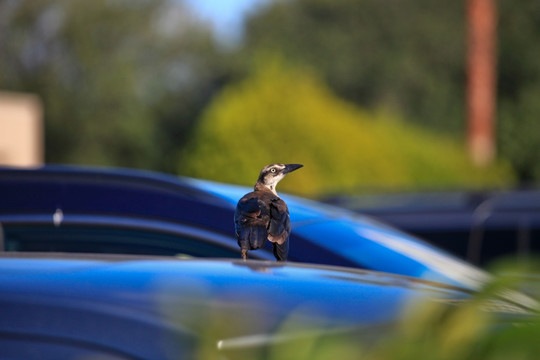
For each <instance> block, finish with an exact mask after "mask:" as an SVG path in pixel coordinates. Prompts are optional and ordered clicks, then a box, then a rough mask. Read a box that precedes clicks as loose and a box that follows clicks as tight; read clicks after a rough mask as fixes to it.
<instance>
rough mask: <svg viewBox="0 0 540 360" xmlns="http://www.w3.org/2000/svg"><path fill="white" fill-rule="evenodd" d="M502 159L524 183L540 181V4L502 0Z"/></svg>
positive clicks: (500, 84)
mask: <svg viewBox="0 0 540 360" xmlns="http://www.w3.org/2000/svg"><path fill="white" fill-rule="evenodd" d="M498 5H499V13H500V19H499V79H498V81H499V84H498V92H499V129H498V139H499V144H500V152H501V154H502V155H503V156H504V157H506V158H508V159H509V160H510V162H511V163H512V165H513V166H514V168H515V170H516V171H517V174H518V176H519V178H520V180H521V181H523V182H536V183H538V181H539V180H540V121H539V118H540V103H539V101H538V99H539V98H540V61H538V59H540V46H538V45H537V44H539V43H540V3H539V2H538V1H535V0H523V1H520V2H519V4H518V3H516V2H515V1H511V0H499V1H498Z"/></svg>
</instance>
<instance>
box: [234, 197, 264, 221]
mask: <svg viewBox="0 0 540 360" xmlns="http://www.w3.org/2000/svg"><path fill="white" fill-rule="evenodd" d="M260 214H261V207H260V205H259V200H258V198H257V197H246V196H244V197H243V198H242V199H240V201H238V205H236V213H235V222H236V220H237V218H238V219H241V218H243V217H247V218H256V217H257V216H259V215H260Z"/></svg>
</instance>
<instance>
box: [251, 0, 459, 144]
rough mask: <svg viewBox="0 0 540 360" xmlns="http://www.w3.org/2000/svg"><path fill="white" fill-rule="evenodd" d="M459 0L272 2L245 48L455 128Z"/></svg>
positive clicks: (368, 100)
mask: <svg viewBox="0 0 540 360" xmlns="http://www.w3.org/2000/svg"><path fill="white" fill-rule="evenodd" d="M463 39H464V4H463V2H462V1H447V2H442V3H441V2H435V1H430V0H389V1H379V0H291V1H277V2H274V3H272V5H271V6H269V7H267V9H266V10H264V11H261V12H260V13H258V14H255V15H254V16H253V17H252V18H251V19H250V20H249V22H248V24H247V29H246V43H247V45H246V46H247V48H248V49H250V50H251V51H254V52H255V53H256V52H257V51H258V50H260V49H261V48H270V49H276V50H278V51H280V52H282V53H283V54H285V56H287V58H288V59H293V60H294V61H297V62H299V63H301V64H308V65H309V66H312V67H315V68H316V69H317V70H318V71H319V72H320V73H321V74H322V76H323V77H324V80H325V81H326V82H327V83H328V84H329V85H330V87H331V88H332V89H333V90H334V91H336V93H337V94H338V95H339V96H341V97H343V98H345V99H348V100H351V101H353V102H355V103H356V104H359V105H361V106H363V107H367V108H377V107H385V108H390V109H392V110H393V111H397V112H400V113H401V114H403V116H404V117H406V118H407V119H408V120H409V121H412V122H415V123H417V124H421V125H427V126H430V127H431V128H433V129H436V130H442V131H444V132H450V133H452V134H454V135H455V134H460V135H461V132H462V130H463V120H464V86H463V84H464V78H465V77H464V73H465V72H464V56H465V52H464V41H463Z"/></svg>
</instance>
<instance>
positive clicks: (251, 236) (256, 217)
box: [234, 193, 268, 250]
mask: <svg viewBox="0 0 540 360" xmlns="http://www.w3.org/2000/svg"><path fill="white" fill-rule="evenodd" d="M262 212H263V206H262V204H261V202H260V199H259V198H258V197H257V196H256V195H255V194H253V193H250V194H247V195H246V196H244V197H243V198H242V199H240V201H238V204H237V205H236V211H235V213H234V224H235V230H236V237H237V239H238V245H239V246H240V248H242V249H245V250H254V249H260V248H261V247H262V246H263V245H264V242H265V241H266V239H267V237H268V232H267V222H268V215H266V216H265V214H262Z"/></svg>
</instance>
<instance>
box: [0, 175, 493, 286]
mask: <svg viewBox="0 0 540 360" xmlns="http://www.w3.org/2000/svg"><path fill="white" fill-rule="evenodd" d="M250 190H251V189H250V188H248V187H243V186H235V185H229V184H222V183H216V182H210V181H204V180H199V179H191V178H181V177H175V176H170V175H165V174H159V173H154V172H147V171H138V170H127V169H102V168H87V167H71V166H45V167H42V168H37V169H12V168H2V169H0V199H2V201H0V224H1V229H2V233H1V234H0V235H1V236H0V239H2V243H3V244H2V247H3V249H4V250H5V251H56V252H88V253H110V254H114V253H128V254H145V255H174V256H178V257H214V258H215V257H221V258H239V257H240V252H239V248H238V246H237V244H236V239H235V238H234V224H233V214H234V209H235V206H236V203H237V201H238V199H240V197H241V196H242V195H243V194H245V193H246V192H248V191H250ZM282 197H283V199H284V200H285V201H286V202H287V204H288V206H289V210H290V213H291V222H292V235H291V242H290V244H291V245H290V246H291V248H290V254H289V259H290V261H294V262H304V263H313V264H326V265H339V266H348V267H354V268H359V269H368V270H377V271H383V272H388V273H394V274H399V275H405V276H411V277H416V278H421V279H425V280H430V281H437V282H442V283H446V284H449V285H455V286H460V287H463V288H467V289H477V288H478V287H479V286H481V284H483V283H484V282H485V281H487V280H488V279H489V276H488V275H487V274H486V273H485V272H483V271H482V270H480V269H478V268H476V267H474V266H472V265H470V264H468V263H466V262H464V261H461V260H459V259H457V258H455V257H452V256H450V255H448V254H447V253H445V252H443V251H441V250H439V249H437V248H435V247H433V246H430V245H428V244H426V243H424V242H422V241H420V240H418V239H417V238H415V237H413V236H411V235H408V234H405V233H403V232H400V231H398V230H396V229H394V228H392V227H389V226H387V225H384V224H382V223H380V222H378V221H375V220H374V219H372V218H368V217H364V216H360V215H358V214H355V213H353V212H351V211H347V210H343V209H340V208H336V207H331V206H329V205H324V204H322V203H318V202H314V201H310V200H306V199H302V198H298V197H295V196H288V195H283V196H282ZM250 257H251V258H253V259H260V260H271V259H273V255H272V251H271V248H270V247H268V248H267V249H264V250H259V251H252V252H250Z"/></svg>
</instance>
